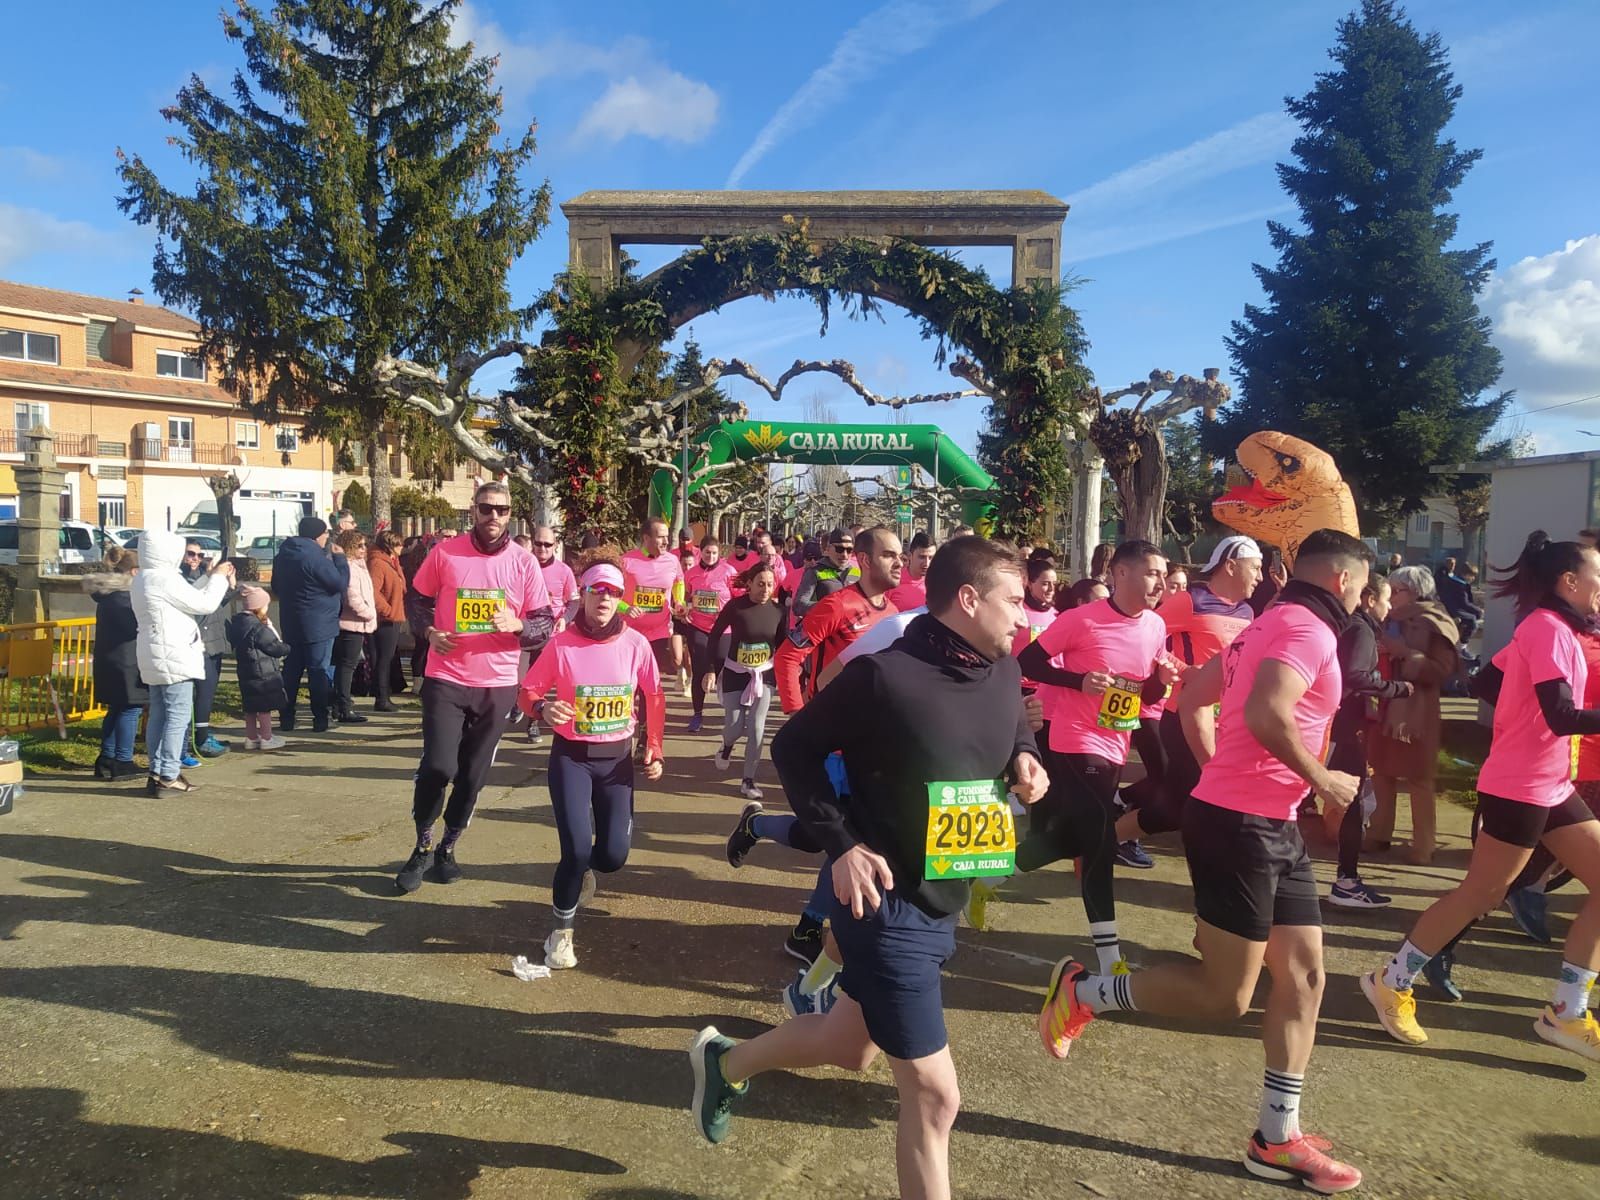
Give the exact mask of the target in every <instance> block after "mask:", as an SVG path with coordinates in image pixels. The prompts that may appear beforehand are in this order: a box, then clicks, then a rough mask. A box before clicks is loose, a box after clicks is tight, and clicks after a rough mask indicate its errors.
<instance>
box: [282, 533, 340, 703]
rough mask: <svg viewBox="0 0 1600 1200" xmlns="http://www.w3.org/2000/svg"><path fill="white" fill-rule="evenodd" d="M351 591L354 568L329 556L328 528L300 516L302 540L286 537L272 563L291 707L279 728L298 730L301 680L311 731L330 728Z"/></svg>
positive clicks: (335, 552) (334, 554)
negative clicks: (336, 646)
mask: <svg viewBox="0 0 1600 1200" xmlns="http://www.w3.org/2000/svg"><path fill="white" fill-rule="evenodd" d="M349 586H350V564H349V563H347V562H346V561H345V558H344V551H342V550H340V549H339V547H338V545H337V544H336V545H334V546H333V547H332V553H331V554H330V553H329V546H328V526H327V524H326V522H324V521H322V520H321V519H319V518H317V517H302V518H301V520H300V534H299V536H298V537H292V538H285V539H284V541H283V545H281V546H279V547H278V555H277V557H276V558H275V559H273V561H272V594H273V595H275V596H277V598H278V617H279V621H280V623H281V624H282V626H283V640H284V641H286V642H288V643H289V659H288V662H287V663H286V664H285V666H284V672H283V674H284V685H285V688H286V689H287V691H288V695H289V704H288V707H286V708H285V709H284V710H283V712H282V713H281V714H280V721H279V724H280V726H281V728H283V729H286V730H289V729H293V728H294V706H295V702H296V701H297V700H298V699H299V697H300V677H301V676H302V675H306V676H307V688H308V690H309V691H310V693H311V728H312V729H313V730H314V731H315V732H317V733H321V732H323V731H324V730H326V729H327V728H328V696H329V693H330V692H331V691H332V690H333V641H334V639H335V638H336V637H338V636H339V610H340V608H341V607H342V605H343V604H344V594H345V590H346V589H347V588H348V587H349Z"/></svg>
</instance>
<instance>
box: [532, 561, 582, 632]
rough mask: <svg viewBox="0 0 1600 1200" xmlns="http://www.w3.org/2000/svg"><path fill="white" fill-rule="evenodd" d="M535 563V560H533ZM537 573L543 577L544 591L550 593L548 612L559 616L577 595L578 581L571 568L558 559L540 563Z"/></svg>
mask: <svg viewBox="0 0 1600 1200" xmlns="http://www.w3.org/2000/svg"><path fill="white" fill-rule="evenodd" d="M535 561H537V560H535ZM539 573H540V574H541V575H543V576H544V590H545V591H547V592H549V593H550V610H551V611H552V612H554V613H555V614H556V616H558V617H559V616H561V615H562V614H563V613H565V612H566V611H567V605H569V604H571V603H572V601H573V600H575V599H576V598H577V595H578V580H577V578H576V577H575V576H574V575H573V574H572V568H571V567H569V566H567V564H566V563H564V562H562V561H561V560H560V559H559V558H552V559H551V560H550V561H549V562H548V563H541V564H540V566H539Z"/></svg>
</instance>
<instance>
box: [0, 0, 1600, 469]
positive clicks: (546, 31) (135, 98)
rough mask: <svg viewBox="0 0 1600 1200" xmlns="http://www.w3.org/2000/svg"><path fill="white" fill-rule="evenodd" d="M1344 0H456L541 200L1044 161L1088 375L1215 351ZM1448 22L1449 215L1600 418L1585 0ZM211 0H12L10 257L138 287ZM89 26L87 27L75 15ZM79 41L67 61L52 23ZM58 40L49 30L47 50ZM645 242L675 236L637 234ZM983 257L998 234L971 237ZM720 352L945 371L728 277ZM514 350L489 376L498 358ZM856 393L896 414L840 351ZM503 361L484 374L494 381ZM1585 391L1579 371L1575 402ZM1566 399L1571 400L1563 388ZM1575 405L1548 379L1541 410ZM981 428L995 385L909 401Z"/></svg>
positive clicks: (7, 161)
mask: <svg viewBox="0 0 1600 1200" xmlns="http://www.w3.org/2000/svg"><path fill="white" fill-rule="evenodd" d="M1351 7H1352V3H1351V2H1350V0H1342V2H1338V3H1325V2H1322V0H1295V2H1294V3H1287V4H1286V3H1283V2H1282V0H1227V2H1226V3H1223V4H1218V5H1205V6H1202V5H1195V4H1192V3H1186V2H1180V0H1164V2H1161V0H1157V2H1152V0H1146V2H1145V3H1140V4H1123V5H1105V4H1088V3H1080V2H1077V0H890V2H889V3H884V4H879V5H877V6H874V5H872V4H870V3H865V4H854V3H843V2H839V0H813V2H812V3H810V4H808V5H805V6H787V5H785V6H779V5H776V4H768V3H754V2H750V0H678V2H676V3H671V4H667V3H659V2H655V0H626V2H613V3H606V4H595V5H571V4H561V5H556V4H546V3H529V2H527V0H521V2H514V0H473V3H471V4H469V5H467V6H466V7H465V9H464V10H463V12H462V14H461V17H460V31H461V34H462V36H470V37H471V38H472V39H473V40H474V41H475V43H476V44H478V45H479V46H480V47H481V48H484V49H486V50H490V49H492V50H493V51H495V52H497V53H499V54H500V56H501V79H502V82H503V84H504V87H505V90H506V100H507V116H508V121H507V124H508V125H515V124H516V123H517V122H520V121H523V120H527V119H532V118H535V117H537V119H538V121H539V124H540V129H541V145H540V153H539V155H538V158H537V160H536V161H535V163H534V165H533V167H532V171H531V173H532V174H533V175H534V176H536V177H548V178H549V179H550V181H551V183H552V185H553V188H554V192H555V196H556V198H557V199H558V200H563V199H568V198H571V197H573V196H576V195H578V194H579V193H581V192H583V191H586V190H589V189H594V188H718V187H728V186H737V187H744V188H785V189H789V188H929V187H944V188H1040V189H1043V190H1045V191H1048V192H1051V193H1052V194H1054V195H1057V196H1060V197H1062V198H1064V199H1067V200H1068V201H1069V202H1071V204H1072V211H1071V213H1070V214H1069V216H1068V218H1067V222H1066V227H1065V232H1064V239H1065V246H1064V256H1065V260H1066V268H1067V270H1068V271H1069V272H1070V273H1072V274H1074V275H1076V276H1078V277H1080V278H1081V280H1082V284H1081V287H1080V288H1079V290H1078V291H1077V292H1076V294H1075V297H1074V303H1075V304H1076V305H1077V306H1078V308H1079V309H1080V311H1081V313H1082V315H1083V319H1084V322H1085V326H1086V328H1087V331H1088V334H1089V337H1090V340H1091V342H1092V349H1091V351H1090V355H1089V365H1090V366H1091V368H1092V369H1093V370H1094V372H1095V375H1096V377H1097V380H1098V382H1099V383H1100V384H1101V386H1102V387H1106V388H1111V387H1118V386H1122V385H1124V384H1126V383H1127V382H1129V381H1131V380H1134V379H1137V378H1142V377H1143V376H1144V375H1146V374H1147V373H1148V372H1149V371H1150V370H1151V368H1153V367H1162V368H1168V369H1172V370H1175V371H1179V372H1183V371H1188V372H1192V373H1196V374H1198V373H1199V371H1200V370H1201V369H1202V368H1204V367H1208V366H1217V367H1221V368H1223V370H1224V373H1225V374H1226V372H1227V369H1228V361H1227V356H1226V353H1225V350H1224V347H1223V343H1222V339H1223V337H1224V336H1225V335H1226V333H1227V331H1228V323H1229V321H1231V320H1233V319H1235V318H1237V317H1238V316H1239V315H1240V313H1241V311H1242V308H1243V306H1244V304H1245V303H1247V302H1249V301H1251V300H1254V299H1256V298H1257V297H1258V290H1257V288H1256V285H1255V281H1254V278H1253V276H1252V274H1251V271H1250V265H1251V263H1252V262H1258V261H1269V260H1270V248H1269V245H1268V241H1267V234H1266V225H1265V222H1266V220H1267V219H1268V218H1269V217H1278V218H1285V217H1287V216H1288V209H1287V198H1286V197H1285V196H1284V194H1283V193H1282V192H1281V190H1280V189H1279V188H1278V185H1277V181H1276V177H1275V175H1274V172H1273V163H1274V162H1275V161H1278V160H1280V159H1282V158H1283V157H1285V155H1286V154H1287V150H1288V146H1289V144H1290V141H1291V140H1292V138H1293V136H1294V129H1293V126H1292V123H1291V122H1290V121H1289V120H1288V119H1287V117H1286V116H1285V115H1284V114H1283V104H1282V101H1283V97H1284V96H1285V95H1287V94H1296V95H1298V94H1301V93H1303V92H1304V91H1305V90H1306V89H1307V88H1308V87H1309V86H1310V84H1311V82H1312V78H1313V76H1314V74H1315V73H1316V72H1317V71H1319V70H1323V69H1325V67H1326V65H1327V57H1326V55H1327V49H1328V47H1329V45H1330V44H1331V43H1332V39H1333V31H1334V25H1335V23H1336V21H1337V20H1338V19H1339V18H1340V17H1341V16H1342V15H1343V14H1344V13H1346V12H1347V11H1348V10H1349V9H1350V8H1351ZM1408 11H1409V13H1410V15H1411V17H1412V18H1413V20H1414V21H1415V22H1416V23H1417V24H1418V25H1419V26H1420V27H1421V28H1423V29H1424V30H1437V31H1438V32H1439V33H1440V34H1441V35H1442V36H1443V37H1444V39H1445V42H1446V43H1447V45H1449V46H1450V47H1451V51H1452V56H1453V61H1454V64H1455V68H1456V72H1457V76H1458V79H1459V81H1460V82H1461V84H1462V86H1463V87H1464V89H1465V95H1464V97H1463V99H1462V102H1461V105H1460V107H1459V109H1458V111H1457V115H1456V120H1455V123H1454V125H1453V126H1452V129H1451V133H1452V134H1453V136H1454V137H1455V138H1456V139H1457V141H1458V142H1459V143H1460V144H1462V145H1464V146H1478V147H1482V148H1483V150H1484V151H1485V155H1484V159H1483V161H1482V162H1481V163H1480V164H1479V166H1478V167H1477V169H1476V170H1474V171H1473V173H1472V174H1471V175H1470V176H1469V178H1468V180H1467V182H1466V184H1465V185H1464V186H1463V187H1462V189H1461V190H1460V192H1459V194H1458V196H1457V202H1456V206H1455V207H1456V208H1457V210H1458V211H1459V212H1460V214H1461V236H1462V238H1463V240H1465V241H1472V242H1476V241H1480V240H1492V241H1493V242H1494V243H1495V251H1496V255H1497V257H1498V259H1499V263H1500V271H1499V272H1498V274H1497V275H1496V277H1495V280H1494V282H1493V284H1492V285H1491V288H1490V289H1489V292H1488V293H1487V295H1486V296H1485V297H1484V299H1483V301H1482V303H1483V305H1484V309H1485V311H1486V312H1488V313H1489V314H1490V315H1491V317H1492V318H1493V319H1494V321H1495V327H1496V339H1497V341H1498V342H1499V344H1500V345H1501V347H1502V349H1503V350H1504V351H1505V354H1506V374H1505V376H1504V378H1503V380H1502V384H1503V386H1506V387H1512V388H1516V389H1517V390H1518V393H1519V403H1518V405H1517V406H1516V408H1515V410H1514V411H1515V412H1516V414H1518V415H1517V416H1516V417H1515V419H1514V421H1515V423H1516V425H1517V426H1518V427H1519V428H1520V429H1521V430H1523V431H1525V432H1527V433H1530V434H1531V435H1533V438H1534V440H1535V444H1536V446H1537V448H1538V450H1539V451H1540V452H1546V453H1548V452H1558V451H1565V450H1573V449H1587V448H1597V447H1600V439H1596V438H1591V437H1588V436H1586V435H1584V434H1582V433H1580V432H1578V430H1580V429H1593V430H1595V431H1596V432H1597V433H1600V209H1597V207H1596V204H1595V199H1594V198H1595V196H1596V195H1597V194H1600V158H1597V154H1596V151H1595V145H1596V143H1595V136H1594V120H1595V115H1596V111H1597V105H1596V101H1595V99H1594V91H1593V47H1594V46H1595V45H1596V44H1600V5H1595V4H1593V3H1592V2H1590V0H1572V2H1569V3H1562V2H1550V3H1537V2H1530V3H1522V4H1517V5H1505V4H1503V3H1490V2H1487V0H1431V2H1426V3H1413V4H1411V5H1409V6H1408ZM215 14H216V5H215V4H214V3H210V2H208V0H146V2H144V3H140V4H126V3H115V4H113V3H107V2H104V0H87V2H86V3H83V4H80V5H78V6H76V7H75V8H71V9H56V8H54V7H53V6H50V5H27V6H20V7H18V8H16V10H15V11H11V12H9V13H8V14H7V17H6V32H7V36H6V38H5V40H4V42H3V43H0V278H8V279H18V280H22V281H25V282H29V283H38V284H45V285H49V286H55V287H63V288H69V289H74V290H79V291H85V292H91V293H96V294H103V295H110V296H120V295H123V294H125V293H126V292H127V291H128V289H130V288H132V287H135V286H137V287H141V288H143V289H144V290H145V291H146V292H147V293H148V292H149V291H150V281H149V266H150V247H151V244H152V243H151V237H150V234H149V233H148V231H146V230H143V229H140V228H138V227H136V226H133V225H132V224H130V223H129V222H127V221H125V220H124V219H123V218H122V216H121V215H120V213H118V211H117V209H116V207H115V204H114V198H115V196H116V194H117V190H118V189H117V180H116V177H115V157H114V152H115V150H116V148H117V147H118V146H121V147H124V148H125V149H127V150H130V151H138V152H139V153H141V154H143V155H144V156H145V157H146V158H147V159H148V160H149V161H151V162H152V163H153V164H155V165H156V166H157V168H158V170H165V171H167V172H169V173H171V174H172V176H173V177H174V178H182V166H181V164H179V163H178V162H177V160H176V156H175V155H174V154H173V152H172V151H171V150H170V149H169V148H168V147H167V146H166V145H165V137H166V134H167V128H166V126H165V123H164V122H163V121H162V119H161V117H160V115H159V112H158V110H159V108H160V106H161V105H163V104H166V103H170V102H171V100H172V98H173V96H174V94H175V93H176V91H177V89H178V87H179V86H180V85H181V84H182V82H183V81H184V80H185V79H186V78H187V76H188V75H189V74H190V73H191V72H198V73H199V74H200V75H201V76H202V77H203V78H205V79H207V80H208V81H209V82H211V83H212V84H213V85H220V84H222V83H224V82H225V81H226V80H227V78H228V77H229V75H230V74H231V71H232V69H233V67H234V65H235V62H236V60H235V58H234V55H233V48H232V46H231V45H230V44H229V43H227V42H226V41H225V40H224V39H223V37H222V35H221V32H220V30H219V28H218V25H217V20H216V16H215ZM86 31H92V36H85V34H86ZM59 48H65V49H67V50H68V52H69V56H68V57H65V58H63V57H61V56H60V55H59V54H57V53H54V51H55V50H56V49H59ZM47 49H48V50H49V51H51V52H46V50H47ZM638 253H639V257H640V258H641V259H642V261H643V262H644V263H645V264H646V265H647V266H653V265H656V264H658V263H659V262H661V261H663V260H664V257H665V256H666V253H667V252H666V251H665V250H663V249H661V248H644V249H642V250H640V251H639V252H638ZM565 256H566V230H565V225H564V222H563V221H562V219H561V217H560V215H559V212H558V213H557V214H556V219H555V221H554V222H553V223H552V225H551V227H550V229H549V230H548V231H547V232H546V234H545V236H544V237H543V239H542V240H541V241H540V242H538V243H537V244H536V245H535V246H534V247H533V248H532V249H530V251H529V252H528V253H527V254H526V255H525V256H524V258H523V259H522V260H521V261H519V262H518V263H517V264H516V266H515V267H514V269H513V275H512V282H513V290H514V293H515V295H516V296H517V298H518V299H519V301H521V300H525V299H527V298H531V297H532V296H533V295H534V294H535V293H536V292H537V291H539V290H540V289H541V288H543V287H544V286H545V284H546V283H547V282H548V281H549V279H550V277H551V275H552V273H553V272H555V271H556V270H558V269H560V267H561V266H562V265H563V264H564V260H565ZM963 257H964V258H965V259H966V260H967V261H969V262H973V263H977V264H979V265H982V266H985V267H986V268H988V269H989V270H990V271H991V273H992V274H994V275H995V276H996V277H997V279H998V280H999V281H1000V282H1002V283H1003V282H1006V281H1007V276H1008V275H1009V257H1008V256H1007V255H1005V254H1002V253H999V252H996V251H992V250H990V251H977V252H968V253H964V254H963ZM693 332H694V334H695V336H696V337H697V338H698V339H699V340H700V342H701V343H702V345H703V346H704V347H705V350H706V352H707V354H708V355H717V356H720V357H723V358H730V357H733V356H736V355H737V356H740V357H744V358H746V359H749V360H751V361H753V362H755V363H756V364H757V365H758V366H760V367H761V368H762V369H763V370H764V371H765V373H766V374H767V375H768V376H769V377H775V376H776V375H777V374H779V373H780V372H781V371H782V370H783V369H784V368H785V367H787V366H788V365H789V364H790V363H791V362H792V361H793V360H794V359H796V358H833V357H844V358H849V359H851V360H852V361H854V362H855V363H856V364H857V366H858V367H859V369H860V371H861V374H862V377H863V379H864V380H865V382H866V383H867V384H868V386H869V387H871V388H873V389H874V390H875V391H878V392H881V393H885V394H910V393H914V392H933V391H945V390H949V389H951V388H952V387H953V386H956V385H955V384H954V382H953V381H952V380H951V379H950V377H949V376H948V375H945V374H943V373H942V372H940V371H939V370H938V368H937V367H936V366H935V364H934V363H933V360H932V355H931V350H930V347H929V346H928V344H927V343H924V342H922V341H921V340H920V339H919V337H918V335H917V332H916V329H915V327H914V325H913V323H912V322H911V321H910V320H909V319H907V318H905V317H903V316H900V315H898V314H897V313H891V314H890V315H889V317H888V319H887V322H886V323H884V324H879V323H877V322H870V323H866V324H858V323H851V322H845V321H842V320H840V321H835V322H834V325H833V328H832V330H831V332H830V333H829V335H828V337H827V338H826V339H819V338H818V337H817V320H816V316H815V313H814V310H812V309H811V308H810V307H809V306H807V305H804V304H801V303H778V304H765V303H763V302H761V301H759V300H745V301H741V302H739V303H737V304H734V305H730V306H729V307H728V308H727V309H725V310H724V311H723V312H722V313H720V314H715V315H710V316H707V317H705V318H702V319H701V320H699V321H697V322H696V323H695V325H694V327H693ZM508 373H509V368H507V370H506V371H504V372H501V374H502V375H504V374H508ZM816 379H817V382H816V383H815V384H814V385H807V384H806V383H805V381H802V382H801V383H799V384H796V385H795V386H793V387H791V388H790V390H789V391H788V393H787V394H786V397H785V400H784V402H783V404H782V406H781V407H779V406H774V405H773V404H772V403H771V402H770V401H767V400H765V398H764V397H761V395H760V393H758V392H755V390H754V389H753V388H746V387H745V386H744V385H743V384H741V383H737V382H736V383H735V384H734V385H733V387H732V390H733V391H735V392H736V393H737V394H739V396H740V398H742V399H746V400H748V401H749V402H750V404H751V407H752V410H753V412H754V414H755V415H757V416H761V417H766V416H773V417H784V416H787V417H789V418H791V419H794V418H800V417H803V415H804V409H805V405H806V401H807V398H808V397H809V396H810V395H811V394H812V393H814V392H815V393H821V394H822V395H823V396H824V398H826V399H827V400H828V402H829V403H830V404H831V405H832V407H833V409H834V410H835V412H836V415H837V416H838V417H839V419H841V420H869V421H870V420H887V419H888V414H887V413H886V412H885V411H884V410H877V409H874V410H870V411H869V410H866V409H865V408H864V406H862V405H861V403H860V402H859V401H858V400H857V399H855V397H854V396H853V395H851V394H850V393H848V392H845V391H843V390H842V389H841V388H840V387H838V386H837V385H832V381H831V380H829V379H827V378H826V377H816ZM496 381H497V380H496V377H495V372H494V371H493V370H491V371H489V372H487V373H486V374H485V376H484V378H483V380H482V382H484V383H488V384H493V383H494V382H496ZM1584 398H1588V399H1587V400H1585V399H1584ZM1574 401H1583V402H1580V403H1573V402H1574ZM1557 406H1559V407H1557ZM909 411H910V413H911V419H913V420H916V421H932V422H936V423H939V424H941V425H943V426H944V427H945V428H946V429H947V430H949V431H950V432H951V433H952V434H953V435H955V436H956V437H957V438H958V439H959V440H961V441H963V442H965V443H966V444H967V445H968V446H969V447H970V446H971V444H972V439H973V437H974V434H975V431H976V429H977V428H978V426H979V425H980V423H981V402H979V401H976V400H971V401H964V402H959V403H956V404H949V405H927V406H920V407H917V408H913V409H911V410H909Z"/></svg>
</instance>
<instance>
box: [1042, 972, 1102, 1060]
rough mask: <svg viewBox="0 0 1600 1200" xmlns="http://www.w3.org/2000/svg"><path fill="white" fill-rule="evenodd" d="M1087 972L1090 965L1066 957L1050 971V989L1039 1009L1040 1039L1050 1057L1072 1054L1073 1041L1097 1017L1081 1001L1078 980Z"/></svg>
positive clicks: (1081, 1034)
mask: <svg viewBox="0 0 1600 1200" xmlns="http://www.w3.org/2000/svg"><path fill="white" fill-rule="evenodd" d="M1088 974H1089V971H1088V968H1086V967H1085V966H1084V965H1083V964H1082V963H1080V962H1075V961H1073V960H1072V959H1070V958H1063V959H1062V960H1061V961H1060V962H1058V963H1057V964H1056V965H1055V969H1054V970H1053V971H1051V972H1050V988H1049V990H1048V991H1046V992H1045V994H1044V1007H1043V1008H1041V1009H1040V1010H1039V1040H1040V1041H1041V1042H1043V1043H1044V1050H1045V1053H1046V1054H1048V1055H1049V1056H1050V1057H1051V1058H1065V1057H1066V1056H1067V1055H1069V1054H1071V1053H1072V1043H1073V1041H1074V1040H1076V1039H1077V1038H1079V1037H1081V1036H1083V1029H1084V1026H1085V1025H1087V1024H1088V1023H1089V1022H1090V1021H1092V1020H1094V1013H1093V1012H1092V1011H1090V1009H1089V1006H1088V1005H1087V1004H1080V1003H1078V988H1077V983H1078V980H1080V979H1082V978H1084V977H1085V976H1086V975H1088Z"/></svg>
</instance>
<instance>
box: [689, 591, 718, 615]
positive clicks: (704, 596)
mask: <svg viewBox="0 0 1600 1200" xmlns="http://www.w3.org/2000/svg"><path fill="white" fill-rule="evenodd" d="M694 610H695V612H697V613H708V614H710V615H711V616H716V615H717V613H719V612H720V611H722V599H721V597H719V596H718V595H717V594H716V593H715V592H708V591H706V590H705V589H704V588H701V589H700V590H699V591H697V592H695V594H694Z"/></svg>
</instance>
